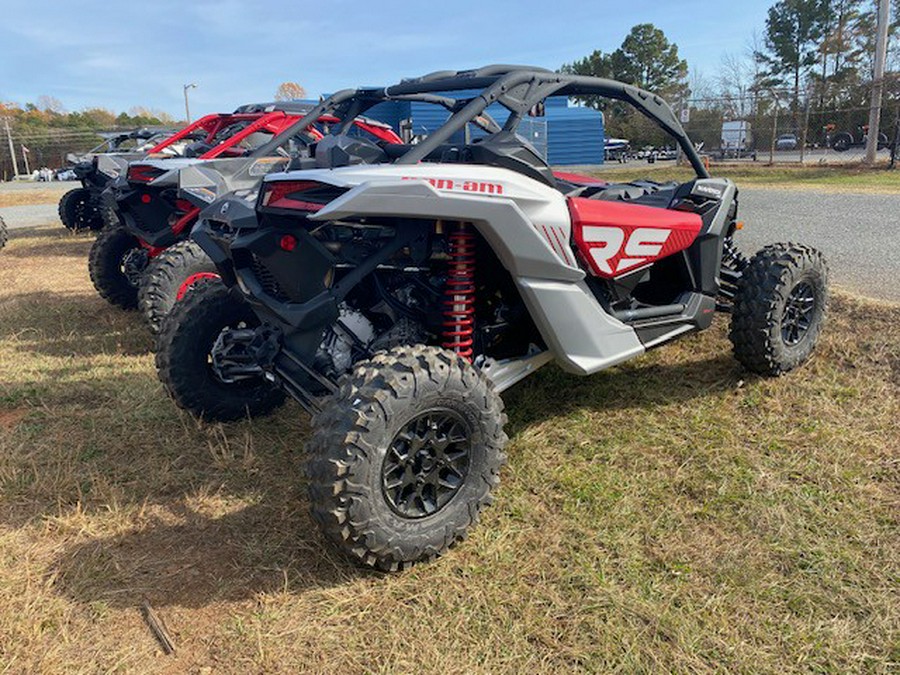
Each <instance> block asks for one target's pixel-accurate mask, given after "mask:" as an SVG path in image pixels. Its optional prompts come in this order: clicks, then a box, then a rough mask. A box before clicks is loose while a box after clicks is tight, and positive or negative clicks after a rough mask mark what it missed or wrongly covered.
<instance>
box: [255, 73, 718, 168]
mask: <svg viewBox="0 0 900 675" xmlns="http://www.w3.org/2000/svg"><path fill="white" fill-rule="evenodd" d="M472 89H475V90H480V91H479V93H478V94H476V95H475V96H469V97H467V98H459V99H457V98H453V97H452V96H447V95H445V94H449V93H452V92H461V91H467V90H472ZM550 96H566V97H575V96H580V97H583V96H603V97H606V98H611V99H616V100H619V101H622V102H625V103H628V104H630V105H632V106H634V107H635V108H636V109H637V110H638V111H640V112H641V113H642V114H643V115H645V116H646V117H647V118H649V119H651V120H653V121H654V122H655V123H656V124H657V125H658V126H659V127H660V128H662V129H663V131H665V132H666V133H668V134H669V135H670V136H672V137H673V138H674V139H675V141H676V142H677V143H678V145H679V147H680V148H681V150H682V152H683V153H684V156H685V157H686V158H687V160H688V161H689V162H690V164H691V167H692V168H693V169H694V171H695V173H696V174H697V177H698V178H709V172H708V171H707V169H706V167H705V165H704V164H703V161H702V160H701V159H700V156H699V155H698V153H697V151H696V149H695V148H694V146H693V144H692V143H691V141H690V139H689V138H688V135H687V133H686V132H685V131H684V128H683V127H682V126H681V123H680V122H679V121H678V119H677V117H676V116H675V114H674V113H673V112H672V109H671V108H670V107H669V105H668V104H667V103H666V102H665V101H664V100H663V99H662V98H660V97H659V96H657V95H656V94H652V93H650V92H648V91H645V90H643V89H640V88H639V87H635V86H633V85H630V84H626V83H624V82H617V81H615V80H608V79H603V78H597V77H587V76H582V75H567V74H563V73H556V72H553V71H550V70H546V69H541V68H534V67H531V66H512V65H491V66H486V67H483V68H478V69H474V70H462V71H438V72H435V73H431V74H428V75H424V76H422V77H418V78H413V79H408V80H403V81H401V82H400V83H399V84H396V85H392V86H389V87H384V88H363V89H346V90H343V91H339V92H337V93H335V94H334V95H332V96H331V97H329V98H328V99H326V100H325V101H322V102H321V103H320V104H319V105H318V106H316V108H314V109H313V110H311V111H310V114H309V115H307V116H306V117H305V118H304V119H303V120H300V121H299V122H297V124H296V125H295V127H292V129H291V131H292V133H298V132H300V131H302V130H303V129H305V128H306V127H308V126H309V124H311V123H312V120H314V119H315V118H316V116H318V115H322V114H334V115H335V116H336V117H339V118H341V120H342V126H341V127H340V128H339V129H337V133H342V132H343V131H344V130H346V128H347V127H348V125H349V124H350V122H351V121H352V119H354V118H355V117H357V116H359V115H363V114H365V113H366V112H367V111H368V110H370V109H371V108H372V107H374V106H375V105H377V104H379V103H383V102H386V101H420V102H426V103H434V104H438V105H441V106H443V107H445V108H446V109H447V110H448V111H449V112H450V113H451V114H450V117H449V119H448V120H447V121H446V122H445V123H444V124H443V125H442V126H441V127H440V128H438V129H437V130H436V131H434V132H433V133H431V134H429V135H428V136H427V137H426V138H425V139H424V140H423V141H422V142H421V143H418V144H417V145H413V146H408V147H407V148H406V149H405V152H403V153H402V154H401V155H399V156H397V157H396V159H395V160H394V163H396V164H416V163H418V162H421V161H423V160H426V159H427V158H429V157H430V156H433V153H437V152H439V151H440V150H441V146H442V145H444V144H446V143H447V142H448V141H450V139H451V138H452V137H453V135H454V134H456V133H457V132H459V131H461V130H462V129H463V128H464V127H465V126H466V125H467V124H469V123H474V124H476V125H478V126H479V127H481V128H482V129H484V130H485V131H487V132H488V133H491V134H500V133H503V132H506V133H507V134H509V135H512V134H514V133H515V131H516V129H517V128H518V126H519V123H520V122H521V121H522V119H523V118H524V117H526V116H527V115H529V114H530V112H531V111H533V110H535V109H536V108H537V107H538V106H539V105H540V104H541V103H542V102H543V101H544V100H545V99H546V98H548V97H550ZM494 103H499V104H500V105H502V106H503V107H505V108H506V109H507V110H508V111H509V112H510V115H509V117H508V118H507V120H506V122H505V123H504V124H503V126H502V127H500V126H498V125H497V123H496V122H494V120H493V119H491V118H490V116H489V115H488V114H487V112H486V111H487V108H488V107H489V106H490V105H492V104H494ZM275 147H276V145H275V143H274V141H269V142H268V143H266V144H264V145H262V146H260V148H258V149H257V151H256V153H259V154H260V155H264V154H267V153H271V151H272V150H273V149H274V148H275ZM395 150H399V149H395ZM256 153H254V154H256Z"/></svg>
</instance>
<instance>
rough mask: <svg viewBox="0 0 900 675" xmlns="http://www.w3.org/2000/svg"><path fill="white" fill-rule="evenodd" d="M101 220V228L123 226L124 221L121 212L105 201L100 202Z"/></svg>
mask: <svg viewBox="0 0 900 675" xmlns="http://www.w3.org/2000/svg"><path fill="white" fill-rule="evenodd" d="M100 220H101V228H100V229H103V228H107V227H123V226H124V223H122V221H121V220H120V219H119V214H118V212H117V211H116V209H115V207H113V206H110V205H109V204H107V203H106V202H104V201H101V203H100Z"/></svg>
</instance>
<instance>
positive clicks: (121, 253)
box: [88, 227, 142, 309]
mask: <svg viewBox="0 0 900 675" xmlns="http://www.w3.org/2000/svg"><path fill="white" fill-rule="evenodd" d="M141 248H142V247H141V243H140V242H139V241H138V239H137V237H135V236H134V235H132V234H129V233H128V231H127V230H125V228H123V227H107V228H104V229H103V230H101V231H100V234H99V235H97V238H96V239H95V240H94V243H93V245H92V246H91V252H90V254H89V256H88V271H89V272H90V274H91V281H93V282H94V288H96V289H97V292H98V293H99V294H100V297H102V298H103V299H105V300H106V301H107V302H109V303H110V304H113V305H116V306H117V307H121V308H122V309H135V308H136V307H137V299H138V297H137V289H138V285H139V280H138V279H136V278H135V276H136V274H138V272H139V270H132V271H131V272H130V273H129V274H126V260H127V259H128V257H129V254H132V253H134V254H136V255H138V254H140V252H141Z"/></svg>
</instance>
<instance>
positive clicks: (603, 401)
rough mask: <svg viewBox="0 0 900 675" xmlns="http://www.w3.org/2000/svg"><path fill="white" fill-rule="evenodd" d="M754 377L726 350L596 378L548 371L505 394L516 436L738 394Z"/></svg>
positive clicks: (624, 368)
mask: <svg viewBox="0 0 900 675" xmlns="http://www.w3.org/2000/svg"><path fill="white" fill-rule="evenodd" d="M752 378H753V376H752V375H750V374H749V373H747V372H746V371H745V370H743V369H742V368H741V367H740V365H739V364H738V363H737V361H735V360H734V359H733V358H732V357H731V354H730V353H729V352H728V351H726V347H725V345H722V351H721V352H719V351H717V352H715V353H712V354H709V355H706V356H704V358H701V359H699V360H694V361H687V362H683V363H675V364H668V363H647V362H646V361H644V360H638V361H636V362H630V363H627V364H625V365H622V366H619V367H618V368H614V369H612V370H609V371H606V372H602V373H598V374H596V375H593V376H590V377H579V376H577V375H570V374H568V373H566V372H563V371H562V370H560V369H559V368H557V367H555V366H548V367H547V368H545V369H543V370H542V371H540V372H539V373H537V374H536V375H535V376H533V377H531V378H530V379H528V380H525V381H524V382H522V383H521V384H519V385H517V386H515V387H513V388H512V389H511V390H510V391H509V392H508V393H506V394H504V401H505V403H506V410H507V414H508V415H509V424H508V427H507V433H508V434H509V435H510V437H514V436H515V435H516V434H518V433H521V432H522V431H524V430H525V429H527V428H528V427H530V426H533V425H535V424H539V423H541V422H543V421H544V420H547V419H550V418H553V417H557V416H560V415H563V416H564V415H568V414H570V413H572V412H574V411H576V410H592V411H601V410H621V409H636V410H638V411H643V410H647V409H650V408H654V407H657V406H666V405H669V404H677V403H683V402H685V401H689V400H692V399H695V398H698V397H701V396H708V395H715V394H717V393H721V392H725V391H732V390H734V389H735V388H736V387H737V386H738V383H739V382H740V381H741V380H744V381H747V380H750V379H752Z"/></svg>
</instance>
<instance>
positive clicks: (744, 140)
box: [706, 120, 756, 160]
mask: <svg viewBox="0 0 900 675" xmlns="http://www.w3.org/2000/svg"><path fill="white" fill-rule="evenodd" d="M706 154H708V155H709V156H710V157H713V158H715V159H719V160H724V159H747V158H749V159H753V160H756V150H755V149H754V145H753V130H752V127H751V125H750V122H748V121H746V120H729V121H725V122H722V133H721V139H720V143H719V147H718V149H712V150H710V151H709V152H707V153H706Z"/></svg>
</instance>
